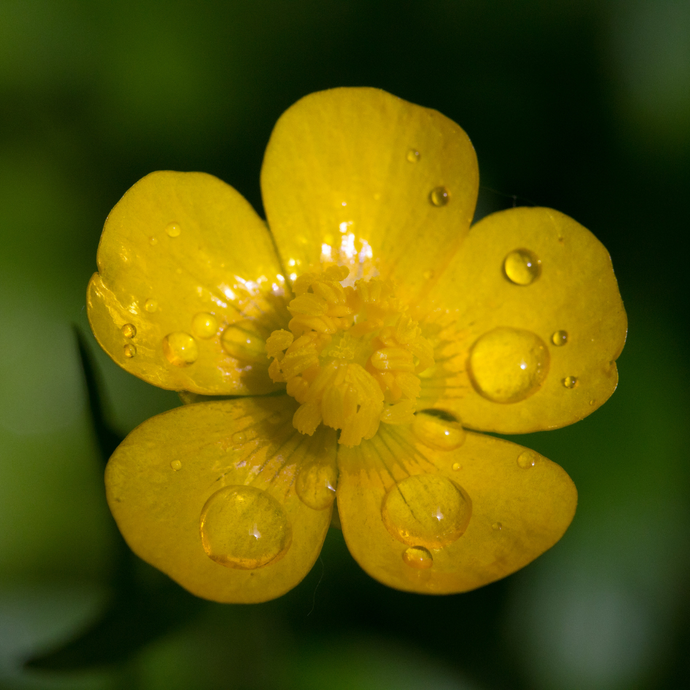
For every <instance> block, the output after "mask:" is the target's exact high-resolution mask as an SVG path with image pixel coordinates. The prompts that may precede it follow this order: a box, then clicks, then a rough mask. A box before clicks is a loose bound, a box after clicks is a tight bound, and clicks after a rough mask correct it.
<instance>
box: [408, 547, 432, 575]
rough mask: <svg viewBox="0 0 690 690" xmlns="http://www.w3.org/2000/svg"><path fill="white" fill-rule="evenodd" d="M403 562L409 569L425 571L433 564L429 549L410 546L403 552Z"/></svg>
mask: <svg viewBox="0 0 690 690" xmlns="http://www.w3.org/2000/svg"><path fill="white" fill-rule="evenodd" d="M403 561H405V563H406V564H407V565H409V566H410V568H416V569H417V570H427V569H428V568H431V566H432V565H433V564H434V557H433V556H432V555H431V552H430V551H429V549H425V548H424V547H423V546H410V547H409V548H407V549H405V551H404V552H403Z"/></svg>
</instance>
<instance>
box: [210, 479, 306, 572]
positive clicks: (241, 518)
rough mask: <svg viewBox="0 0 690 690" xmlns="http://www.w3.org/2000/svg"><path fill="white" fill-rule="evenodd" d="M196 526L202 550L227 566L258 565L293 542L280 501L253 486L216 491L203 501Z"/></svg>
mask: <svg viewBox="0 0 690 690" xmlns="http://www.w3.org/2000/svg"><path fill="white" fill-rule="evenodd" d="M199 525H200V531H201V544H202V546H203V547H204V551H206V554H207V555H208V557H209V558H211V559H212V560H214V561H215V562H216V563H219V564H220V565H224V566H225V567H227V568H238V569H240V570H254V569H256V568H261V567H262V566H265V565H268V564H269V563H271V562H272V561H275V560H276V559H278V558H280V557H281V556H283V555H284V554H285V553H286V552H287V550H288V548H289V547H290V543H291V541H292V528H291V526H290V522H289V521H288V518H287V516H286V514H285V511H284V510H283V508H282V506H281V505H280V503H278V501H276V499H275V498H273V496H271V495H270V494H268V493H267V492H265V491H262V490H261V489H257V488H255V487H253V486H226V487H225V488H223V489H219V490H218V491H216V492H215V493H214V494H213V495H212V496H211V497H210V498H209V499H208V501H206V504H205V505H204V507H203V510H202V511H201V516H200V520H199Z"/></svg>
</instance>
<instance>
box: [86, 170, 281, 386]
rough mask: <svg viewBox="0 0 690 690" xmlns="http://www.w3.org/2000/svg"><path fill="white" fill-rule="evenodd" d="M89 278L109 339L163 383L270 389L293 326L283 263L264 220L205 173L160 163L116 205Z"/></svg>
mask: <svg viewBox="0 0 690 690" xmlns="http://www.w3.org/2000/svg"><path fill="white" fill-rule="evenodd" d="M98 269H99V271H100V273H96V274H94V276H93V278H92V279H91V282H90V284H89V288H88V295H87V305H88V313H89V320H90V322H91V327H92V329H93V332H94V334H95V335H96V338H97V339H98V342H99V343H100V344H101V346H102V347H103V349H104V350H105V351H106V352H107V353H108V354H109V355H110V356H111V357H112V358H113V359H114V360H115V361H116V362H117V363H118V364H119V365H120V366H121V367H123V368H124V369H126V370H127V371H129V372H130V373H132V374H135V375H136V376H138V377H139V378H142V379H144V380H145V381H148V382H149V383H152V384H154V385H156V386H159V387H160V388H168V389H172V390H188V391H192V392H195V393H202V394H208V395H222V394H226V395H230V394H234V395H243V394H247V393H266V392H269V391H272V390H275V389H276V386H275V385H274V384H273V383H272V382H271V380H270V378H269V377H268V374H267V369H268V364H269V359H268V357H267V356H266V353H265V350H264V344H263V343H264V340H265V338H266V337H268V335H269V334H270V333H271V331H272V330H274V329H276V328H280V327H282V326H284V325H285V324H286V323H287V321H288V319H289V314H288V313H287V311H286V308H285V301H284V297H283V287H284V286H283V283H282V282H281V281H282V276H281V275H280V274H281V269H280V266H279V262H278V259H277V257H276V254H275V251H274V249H273V244H272V241H271V238H270V235H269V233H268V231H267V229H266V226H265V224H264V222H263V221H262V220H261V219H260V218H259V217H258V216H257V215H256V213H255V212H254V210H253V209H252V208H251V206H250V205H249V204H248V203H247V202H246V201H245V200H244V198H243V197H242V196H241V195H240V194H238V193H237V192H236V191H235V190H234V189H233V188H232V187H230V186H228V185H226V184H225V183H224V182H222V181H221V180H219V179H217V178H215V177H213V176H212V175H206V174H203V173H177V172H157V173H152V174H151V175H148V176H147V177H145V178H143V179H142V180H140V181H139V182H137V184H135V185H134V186H133V187H132V188H131V189H130V190H129V191H128V192H127V193H126V194H125V195H124V197H123V198H122V199H121V200H120V202H119V203H118V204H117V205H116V206H115V208H114V209H113V210H112V212H111V213H110V215H109V216H108V219H107V221H106V224H105V228H104V229H103V235H102V237H101V242H100V245H99V248H98Z"/></svg>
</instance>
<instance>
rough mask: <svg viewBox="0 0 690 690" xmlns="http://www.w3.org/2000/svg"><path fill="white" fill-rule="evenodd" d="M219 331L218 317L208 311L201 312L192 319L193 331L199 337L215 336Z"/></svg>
mask: <svg viewBox="0 0 690 690" xmlns="http://www.w3.org/2000/svg"><path fill="white" fill-rule="evenodd" d="M217 331H218V319H217V318H216V317H215V316H214V315H213V314H209V313H208V312H206V311H202V312H199V313H198V314H196V315H195V316H194V318H193V319H192V333H194V335H195V336H197V338H204V339H208V338H213V336H214V335H215V334H216V332H217Z"/></svg>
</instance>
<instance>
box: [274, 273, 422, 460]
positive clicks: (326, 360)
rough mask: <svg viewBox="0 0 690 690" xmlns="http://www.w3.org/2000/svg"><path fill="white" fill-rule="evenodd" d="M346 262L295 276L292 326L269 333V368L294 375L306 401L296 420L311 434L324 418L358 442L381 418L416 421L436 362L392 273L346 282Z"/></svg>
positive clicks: (281, 375) (290, 384) (291, 381)
mask: <svg viewBox="0 0 690 690" xmlns="http://www.w3.org/2000/svg"><path fill="white" fill-rule="evenodd" d="M347 275H348V269H347V268H345V267H343V266H331V267H329V268H327V269H326V270H325V271H324V272H323V273H305V274H303V275H301V276H299V277H298V278H297V280H295V281H294V284H293V291H294V293H295V295H296V297H295V299H293V300H292V301H291V302H290V304H289V305H288V310H289V311H290V314H292V319H290V323H289V324H288V328H289V329H290V330H289V331H286V330H278V331H273V333H271V335H270V337H269V338H268V340H267V341H266V351H267V352H268V356H269V357H271V358H273V362H272V363H271V365H270V367H269V370H268V371H269V374H270V375H271V378H272V379H273V381H276V382H277V381H284V382H286V383H287V392H288V394H289V395H291V396H292V397H293V398H295V400H297V402H299V403H300V407H299V409H298V410H297V412H295V416H294V417H293V424H294V426H295V428H296V429H297V430H298V431H299V432H300V433H303V434H309V435H310V436H311V435H312V434H313V433H314V431H316V428H317V427H318V426H319V424H321V423H322V422H323V423H324V424H325V425H326V426H330V427H333V428H334V429H340V430H341V433H340V438H339V443H342V444H343V445H346V446H356V445H358V444H359V443H360V442H361V441H362V439H367V438H371V437H372V436H374V434H376V432H377V430H378V428H379V424H380V423H381V422H383V423H385V424H410V423H411V422H412V421H413V420H414V412H415V407H416V400H417V397H418V396H419V390H420V385H421V383H420V380H419V377H418V374H419V373H421V372H422V371H424V370H425V369H428V368H429V367H430V366H432V365H433V364H434V356H433V349H432V347H431V344H430V343H429V342H428V341H427V340H426V339H425V338H423V337H422V336H421V334H420V328H419V326H418V324H417V323H416V322H415V321H413V320H412V319H411V318H410V316H409V315H408V313H407V309H406V308H405V307H404V306H403V305H402V304H401V303H400V301H399V300H398V299H397V298H396V296H395V294H394V290H393V286H392V284H391V283H390V282H389V281H386V280H380V279H378V278H374V279H372V280H368V281H367V280H359V281H357V282H356V283H355V284H354V286H353V287H343V285H341V282H340V281H342V280H344V279H345V278H346V277H347Z"/></svg>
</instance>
